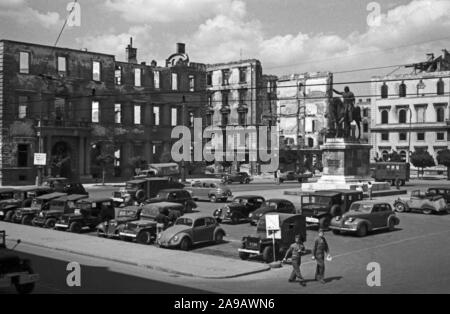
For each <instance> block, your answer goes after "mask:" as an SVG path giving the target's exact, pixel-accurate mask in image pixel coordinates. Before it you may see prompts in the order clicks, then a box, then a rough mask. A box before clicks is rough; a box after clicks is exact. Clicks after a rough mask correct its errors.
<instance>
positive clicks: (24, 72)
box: [0, 40, 206, 185]
mask: <svg viewBox="0 0 450 314" xmlns="http://www.w3.org/2000/svg"><path fill="white" fill-rule="evenodd" d="M126 51H127V59H128V60H127V62H118V61H116V60H115V57H114V56H112V55H107V54H100V53H95V52H88V51H80V50H74V49H67V48H57V47H51V46H44V45H38V44H31V43H21V42H15V41H9V40H1V41H0V124H1V126H0V127H1V136H0V146H1V159H0V183H1V184H2V185H16V184H17V185H18V184H32V183H34V182H35V177H36V167H35V166H34V165H33V156H34V153H36V152H42V153H46V154H47V165H46V166H45V167H44V174H45V175H60V176H67V177H71V178H73V179H80V178H89V177H92V176H99V175H100V173H101V165H100V163H99V160H100V159H99V158H98V157H99V156H112V157H114V164H108V167H107V173H108V176H113V175H115V176H120V177H125V178H127V177H129V176H131V175H132V174H133V169H134V165H133V157H139V158H135V159H143V160H145V161H146V162H169V161H171V156H170V150H171V147H172V143H173V141H174V140H172V139H171V130H172V128H173V126H175V125H180V124H185V125H190V124H192V121H193V119H194V117H203V108H204V105H205V103H206V66H205V65H204V64H199V63H192V62H190V61H189V57H188V55H187V54H186V52H185V46H184V44H178V45H177V51H176V53H175V54H173V55H171V56H170V57H169V58H168V59H167V61H166V65H165V66H158V65H157V64H156V62H154V61H153V62H152V63H151V64H150V65H147V64H145V63H138V61H137V49H136V48H135V47H133V44H132V42H131V43H130V45H129V46H128V47H127V48H126Z"/></svg>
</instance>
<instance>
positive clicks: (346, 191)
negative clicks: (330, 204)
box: [316, 189, 362, 194]
mask: <svg viewBox="0 0 450 314" xmlns="http://www.w3.org/2000/svg"><path fill="white" fill-rule="evenodd" d="M317 192H335V193H342V194H360V193H362V192H361V191H357V190H350V189H332V190H318V191H316V193H317Z"/></svg>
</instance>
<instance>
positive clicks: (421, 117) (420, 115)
mask: <svg viewBox="0 0 450 314" xmlns="http://www.w3.org/2000/svg"><path fill="white" fill-rule="evenodd" d="M416 113H417V123H424V122H425V107H423V106H420V107H417V108H416Z"/></svg>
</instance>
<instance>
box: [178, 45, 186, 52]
mask: <svg viewBox="0 0 450 314" xmlns="http://www.w3.org/2000/svg"><path fill="white" fill-rule="evenodd" d="M177 53H180V54H185V53H186V44H184V43H177Z"/></svg>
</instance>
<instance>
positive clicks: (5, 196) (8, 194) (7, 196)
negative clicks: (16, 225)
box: [0, 188, 17, 221]
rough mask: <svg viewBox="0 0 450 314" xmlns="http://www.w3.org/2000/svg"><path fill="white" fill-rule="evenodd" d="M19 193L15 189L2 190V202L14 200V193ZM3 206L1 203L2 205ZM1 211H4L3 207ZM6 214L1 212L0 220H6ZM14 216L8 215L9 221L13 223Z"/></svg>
mask: <svg viewBox="0 0 450 314" xmlns="http://www.w3.org/2000/svg"><path fill="white" fill-rule="evenodd" d="M16 191H17V189H13V188H0V202H9V201H10V200H12V199H14V193H15V192H16ZM0 204H1V203H0ZM0 210H2V206H1V205H0ZM6 214H7V213H6V212H5V211H1V212H0V220H6V219H5V217H6ZM11 218H12V214H9V215H8V220H6V221H11Z"/></svg>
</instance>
